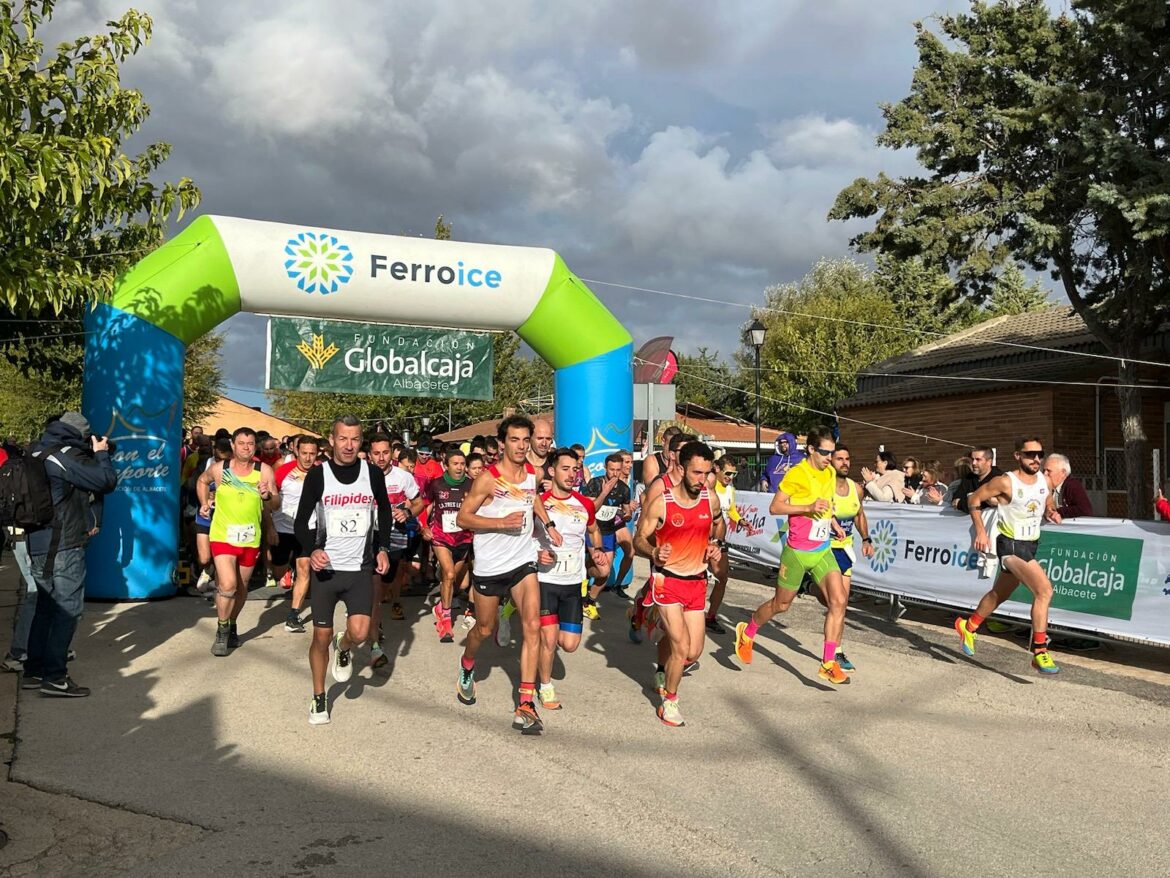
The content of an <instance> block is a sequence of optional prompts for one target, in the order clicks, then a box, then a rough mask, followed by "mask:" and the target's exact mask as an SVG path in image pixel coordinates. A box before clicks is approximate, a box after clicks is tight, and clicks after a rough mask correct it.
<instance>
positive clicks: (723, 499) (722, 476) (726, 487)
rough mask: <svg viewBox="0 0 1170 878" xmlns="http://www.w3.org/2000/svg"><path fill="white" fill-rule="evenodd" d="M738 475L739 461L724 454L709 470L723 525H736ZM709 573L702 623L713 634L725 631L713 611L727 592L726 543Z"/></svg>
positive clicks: (728, 567)
mask: <svg viewBox="0 0 1170 878" xmlns="http://www.w3.org/2000/svg"><path fill="white" fill-rule="evenodd" d="M738 475H739V464H738V463H737V462H736V460H735V458H732V457H728V456H727V455H726V454H725V455H723V457H721V458H719V459H718V460H717V461H715V471H714V472H713V473H711V480H710V482H709V483H708V487H709V488H711V489H712V490H713V491H714V492H715V494H716V495H717V496H718V497H719V508H720V509H721V510H723V525H724V527H725V528H727V529H730V528H732V527H734V526H735V525H737V524H739V510H738V509H736V508H735V477H736V476H738ZM711 572H712V573H714V574H715V587H714V588H712V589H711V601H710V603H709V604H708V605H707V617H706V619H705V620H704V624H705V625H706V627H707V630H708V631H710V632H712V633H714V634H725V633H726V629H724V627H723V626H722V625H720V624H719V619H717V618H716V614H717V613H718V612H719V607H720V606H722V604H723V595H724V594H726V592H727V577H728V575H729V573H730V572H731V565H730V562H729V560H728V556H727V546H724V547H723V549H722V550H721V551H720V553H719V558H718V559H717V560H716V561H715V562H714V563H713V564H712V565H711Z"/></svg>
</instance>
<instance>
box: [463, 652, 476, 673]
mask: <svg viewBox="0 0 1170 878" xmlns="http://www.w3.org/2000/svg"><path fill="white" fill-rule="evenodd" d="M459 666H460V667H462V668H463V670H465V671H474V670H475V659H469V658H468V657H467V656H463V657H462V658H460V659H459Z"/></svg>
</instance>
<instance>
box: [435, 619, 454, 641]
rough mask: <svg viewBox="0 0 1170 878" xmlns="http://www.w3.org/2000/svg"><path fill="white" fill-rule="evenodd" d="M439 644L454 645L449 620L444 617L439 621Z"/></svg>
mask: <svg viewBox="0 0 1170 878" xmlns="http://www.w3.org/2000/svg"><path fill="white" fill-rule="evenodd" d="M438 632H439V643H454V642H455V635H454V634H453V633H452V631H451V620H450V619H449V618H447V617H446V616H444V617H443V618H442V619H440V620H439V627H438Z"/></svg>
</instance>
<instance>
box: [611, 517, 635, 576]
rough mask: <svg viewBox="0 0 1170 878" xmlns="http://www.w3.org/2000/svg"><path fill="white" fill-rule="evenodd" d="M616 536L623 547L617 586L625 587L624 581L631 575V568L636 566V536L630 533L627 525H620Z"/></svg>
mask: <svg viewBox="0 0 1170 878" xmlns="http://www.w3.org/2000/svg"><path fill="white" fill-rule="evenodd" d="M615 536H616V537H617V543H618V545H619V546H621V547H622V563H621V564H619V565H618V571H617V587H618V588H624V587H625V586H623V585H622V583H623V582H625V581H626V577H627V576H629V575H630V570H631V569H633V567H634V538H633V537H632V536H631V535H630V529H629V528H627V527H619V528H618V529H617V533H616V534H615Z"/></svg>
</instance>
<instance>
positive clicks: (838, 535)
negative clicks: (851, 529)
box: [829, 518, 845, 540]
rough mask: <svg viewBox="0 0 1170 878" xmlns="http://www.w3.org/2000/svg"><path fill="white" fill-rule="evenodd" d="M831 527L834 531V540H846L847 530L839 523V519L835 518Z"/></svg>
mask: <svg viewBox="0 0 1170 878" xmlns="http://www.w3.org/2000/svg"><path fill="white" fill-rule="evenodd" d="M829 527H830V529H832V531H833V537H834V539H838V540H843V539H845V528H843V527H841V523H840V522H839V521H837V519H835V518H834V519H833V521H832V522H831V523H830V524H829Z"/></svg>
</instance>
